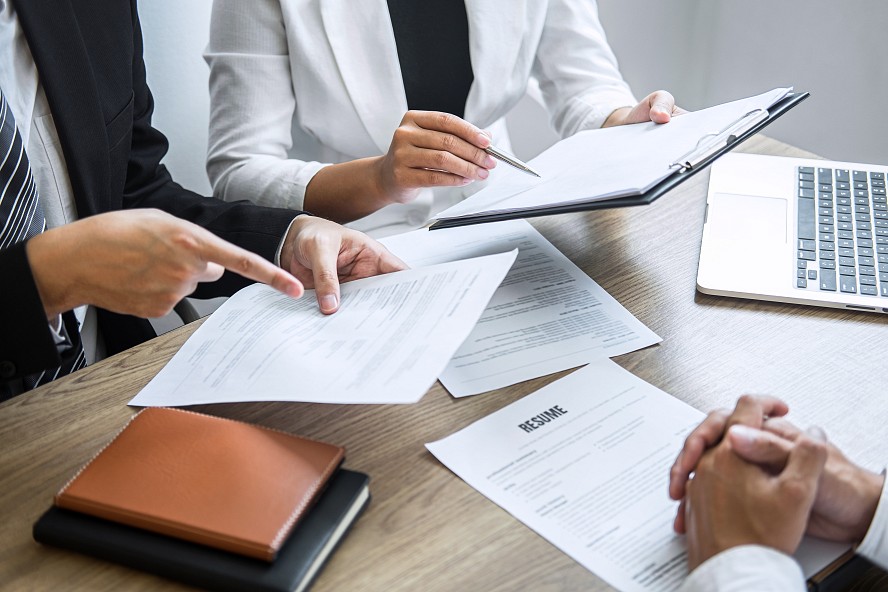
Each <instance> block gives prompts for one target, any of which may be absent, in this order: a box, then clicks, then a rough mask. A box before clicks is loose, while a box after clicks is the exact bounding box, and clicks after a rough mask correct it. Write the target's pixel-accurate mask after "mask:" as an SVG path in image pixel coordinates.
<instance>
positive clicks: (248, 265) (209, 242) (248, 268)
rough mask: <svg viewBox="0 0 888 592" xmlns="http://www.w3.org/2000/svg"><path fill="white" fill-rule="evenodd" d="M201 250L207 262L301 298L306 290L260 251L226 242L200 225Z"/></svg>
mask: <svg viewBox="0 0 888 592" xmlns="http://www.w3.org/2000/svg"><path fill="white" fill-rule="evenodd" d="M200 231H201V232H200V235H199V238H200V243H199V247H198V252H199V253H200V255H201V257H202V258H203V259H204V260H205V261H210V262H213V263H218V264H219V265H221V266H222V267H224V268H225V269H227V270H229V271H233V272H234V273H237V274H239V275H242V276H244V277H245V278H248V279H251V280H255V281H257V282H261V283H263V284H268V285H269V286H271V287H272V288H274V289H275V290H277V291H279V292H282V293H283V294H286V295H287V296H293V297H294V298H298V297H300V296H302V293H303V292H304V291H305V290H304V289H303V287H302V284H301V283H300V282H299V280H297V279H296V278H295V277H293V276H292V275H290V274H289V273H287V272H286V271H284V270H283V269H281V268H280V267H278V266H277V265H275V264H273V263H271V262H270V261H266V260H265V259H263V258H262V257H260V256H259V255H257V254H256V253H252V252H250V251H247V250H246V249H242V248H240V247H238V246H237V245H233V244H231V243H229V242H228V241H225V240H223V239H221V238H219V237H218V236H216V235H215V234H213V233H212V232H210V231H209V230H206V229H204V228H200Z"/></svg>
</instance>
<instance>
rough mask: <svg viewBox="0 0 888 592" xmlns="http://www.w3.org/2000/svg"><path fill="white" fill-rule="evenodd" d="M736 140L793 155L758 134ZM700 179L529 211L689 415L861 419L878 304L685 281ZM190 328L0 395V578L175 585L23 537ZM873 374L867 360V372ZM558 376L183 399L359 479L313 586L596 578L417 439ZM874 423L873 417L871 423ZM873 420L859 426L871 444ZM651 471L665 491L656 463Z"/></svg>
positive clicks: (886, 338) (887, 330)
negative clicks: (335, 446)
mask: <svg viewBox="0 0 888 592" xmlns="http://www.w3.org/2000/svg"><path fill="white" fill-rule="evenodd" d="M740 149H741V150H743V151H749V152H759V153H769V154H783V155H795V156H798V155H805V153H803V152H801V151H800V150H798V149H795V148H792V147H790V146H787V145H785V144H782V143H779V142H777V141H774V140H771V139H768V138H765V137H756V138H753V139H752V140H750V141H748V142H747V143H745V144H744V145H743V146H742V147H740ZM707 180H708V171H707V172H703V173H701V174H699V175H697V176H696V177H694V178H692V179H690V180H689V181H687V182H686V183H685V184H684V185H682V186H680V187H679V188H678V189H676V190H675V191H673V192H672V193H670V194H669V195H667V196H665V197H663V198H661V199H660V200H658V201H657V202H655V203H654V204H653V205H651V206H646V207H639V208H629V209H618V210H611V211H602V212H594V213H588V214H570V215H564V216H555V217H549V218H541V219H536V220H533V221H532V222H533V224H534V225H535V226H536V227H537V228H538V229H539V230H540V231H541V232H542V233H543V234H544V235H545V236H546V237H547V238H548V239H549V240H551V241H552V242H553V243H554V244H555V246H556V247H558V248H559V249H560V250H561V251H562V252H564V253H565V254H566V255H567V256H568V257H569V258H570V259H572V260H573V261H574V262H576V263H577V264H578V265H579V266H580V267H581V268H582V269H583V270H584V271H585V272H586V273H588V274H589V275H590V276H591V277H592V278H594V279H595V280H596V281H597V282H598V283H599V284H601V285H602V286H603V287H604V288H605V289H606V290H607V291H608V292H610V293H611V294H612V295H613V296H615V297H616V298H617V299H618V300H619V301H620V302H621V303H622V304H623V305H624V306H626V307H627V308H628V309H629V310H630V311H631V312H632V313H633V314H635V315H636V316H637V317H638V318H639V319H640V320H641V321H642V322H644V323H645V324H647V325H648V326H649V327H651V328H652V329H653V330H654V331H655V332H657V333H658V334H659V335H660V336H662V337H663V343H662V344H660V345H658V346H654V347H650V348H647V349H645V350H643V351H638V352H634V353H631V354H627V355H624V356H620V357H618V358H615V359H616V361H617V362H618V363H619V364H621V365H622V366H624V367H625V368H627V369H628V370H630V371H631V372H633V373H635V374H636V375H637V376H639V377H641V378H643V379H644V380H647V381H648V382H650V383H652V384H654V385H656V386H658V387H660V388H662V389H664V390H665V391H667V392H669V393H671V394H673V395H675V396H676V397H678V398H680V399H682V400H684V401H687V402H688V403H690V404H692V405H694V406H696V407H698V408H700V409H703V410H708V409H711V408H714V407H717V406H728V405H731V404H732V403H733V402H734V400H735V399H736V397H737V396H738V395H740V394H741V393H744V392H760V393H763V392H767V393H772V394H776V395H780V396H782V397H784V398H785V399H786V400H787V401H789V402H790V404H791V406H793V407H794V408H795V409H796V410H797V411H799V412H801V414H802V415H801V417H803V418H805V417H812V418H814V419H817V420H823V421H822V423H823V424H824V425H826V427H827V431H829V429H830V427H832V426H833V425H834V424H842V425H844V423H845V422H850V423H852V424H853V423H854V422H855V421H857V419H859V418H861V416H862V415H864V414H866V415H867V416H871V414H872V413H874V411H873V409H876V410H878V409H879V408H880V407H882V408H886V409H888V405H879V404H878V403H879V402H880V399H881V398H882V397H885V396H886V395H888V392H886V389H885V372H884V370H885V368H886V365H885V363H884V361H883V359H884V358H883V352H884V351H885V346H886V344H888V317H885V316H880V315H871V314H865V313H853V312H844V311H840V310H828V309H817V308H810V307H800V306H792V305H780V304H771V303H762V302H753V301H744V300H736V299H728V298H719V297H710V296H705V295H702V294H699V293H697V292H696V290H695V277H696V272H697V258H698V252H699V245H700V235H701V229H702V222H703V215H704V205H705V195H706V187H707ZM443 232H446V231H443ZM195 327H196V324H192V325H189V326H186V327H183V328H181V329H178V330H176V331H173V332H171V333H168V334H166V335H164V336H161V337H159V338H157V339H155V340H153V341H151V342H148V343H146V344H143V345H142V346H140V347H137V348H134V349H132V350H130V351H127V352H124V353H122V354H120V355H117V356H114V357H112V358H110V359H108V360H105V361H103V362H101V363H98V364H95V365H94V366H92V367H89V368H86V369H85V370H83V371H80V372H78V373H76V374H75V375H73V376H71V377H68V378H65V379H62V380H58V381H56V382H54V383H51V384H49V385H46V386H44V387H41V388H40V389H38V390H36V391H34V392H32V393H30V394H27V395H24V396H21V397H17V398H15V399H13V400H11V401H8V402H6V403H4V404H3V405H2V406H0V445H2V448H3V451H2V453H0V475H2V480H3V481H2V487H0V512H2V517H3V520H2V526H0V533H2V534H0V587H2V588H3V589H4V590H6V589H10V590H16V589H26V590H62V589H64V590H70V589H82V590H110V589H114V590H117V589H128V590H173V589H181V588H182V587H181V586H179V585H178V584H175V583H172V582H169V581H167V580H164V579H161V578H157V577H153V576H150V575H147V574H143V573H140V572H137V571H133V570H130V569H127V568H124V567H119V566H117V565H114V564H110V563H105V562H101V561H98V560H94V559H91V558H88V557H85V556H80V555H78V554H75V553H70V552H66V551H61V550H56V549H51V548H44V547H41V546H40V545H38V544H36V543H35V542H34V541H33V540H32V538H31V526H32V524H33V523H34V521H35V520H36V519H37V517H38V516H39V515H40V514H41V513H42V512H43V511H44V510H45V509H46V508H47V507H48V506H49V505H50V503H51V500H52V496H53V494H54V493H55V492H56V491H57V490H58V489H59V488H60V487H61V486H62V485H63V484H64V483H65V482H66V480H67V479H68V478H69V477H70V476H71V475H72V474H73V473H74V472H75V471H76V470H77V469H78V468H79V467H80V466H81V465H83V464H84V463H85V462H87V461H88V460H89V459H90V458H91V456H92V455H93V454H94V453H95V452H96V450H98V449H99V448H100V447H101V446H102V445H103V444H104V443H105V442H106V441H107V440H109V439H110V438H111V437H112V436H113V435H114V434H115V433H116V432H117V430H118V429H119V428H120V427H121V426H123V425H124V423H125V422H126V421H127V419H128V418H129V417H130V416H131V415H132V413H133V409H131V408H129V407H127V405H126V403H127V401H128V400H129V399H130V398H131V397H132V396H134V395H135V394H136V393H137V392H138V391H139V389H140V388H142V386H143V385H145V384H146V383H147V382H148V380H149V379H150V378H151V377H152V376H154V374H155V373H157V372H158V371H159V370H160V368H161V367H162V366H163V364H164V363H165V362H166V361H167V360H168V359H169V358H170V356H172V355H173V354H174V353H175V351H176V350H177V349H178V348H179V346H181V344H182V343H183V342H184V341H185V339H186V338H187V337H188V335H189V334H190V333H191V331H192V330H193V329H194V328H195ZM877 369H881V370H882V372H873V371H874V370H877ZM563 374H564V373H562V374H559V375H553V376H547V377H544V378H539V379H536V380H532V381H529V382H526V383H522V384H518V385H515V386H513V387H509V388H506V389H502V390H501V391H499V392H495V393H491V394H487V395H482V396H477V397H470V398H467V399H461V400H455V399H453V398H452V397H450V395H448V394H447V392H446V391H445V390H444V389H443V388H442V387H441V386H440V384H436V385H435V386H434V387H433V388H432V389H431V390H430V391H429V392H428V394H427V395H426V396H425V397H424V398H423V399H422V401H421V402H420V403H418V404H415V405H401V406H395V405H382V406H378V405H373V406H370V405H367V406H364V405H354V406H345V405H320V404H300V403H245V404H228V405H207V406H201V407H196V408H195V409H198V410H200V411H203V412H207V413H211V414H216V415H220V416H225V417H232V418H237V419H240V420H245V421H248V422H255V423H258V424H262V425H266V426H271V427H274V428H279V429H282V430H286V431H290V432H294V433H297V434H303V435H306V436H310V437H313V438H318V439H321V440H328V441H330V442H334V443H339V444H343V445H345V446H346V449H347V458H346V462H345V466H347V467H349V468H353V469H356V470H360V471H364V472H366V473H368V474H369V475H370V476H371V492H372V495H373V501H372V502H371V504H370V506H369V507H368V509H367V511H366V513H365V514H364V515H363V517H362V518H361V519H360V520H359V521H358V523H357V524H356V525H355V527H354V529H353V530H352V531H351V533H350V534H349V535H348V537H347V538H346V539H345V540H344V542H343V544H342V546H341V547H340V548H339V550H338V551H337V552H336V554H335V555H334V556H333V557H332V559H331V560H330V562H329V563H328V564H327V566H326V568H325V569H324V571H323V572H322V573H321V575H320V577H319V578H318V580H317V581H316V583H315V586H314V588H313V589H314V590H315V591H317V592H323V591H328V590H371V591H375V590H380V591H382V590H385V591H389V590H423V591H436V590H485V591H488V590H524V589H532V590H535V591H545V590H552V591H559V592H563V591H567V590H578V591H579V590H582V591H589V590H605V589H609V588H608V586H607V585H606V584H605V583H604V582H602V581H601V579H599V578H598V577H597V576H595V574H593V573H590V572H589V571H587V570H585V569H584V568H582V567H580V566H579V565H578V564H577V563H575V562H574V561H573V560H572V559H570V558H569V557H568V556H567V555H565V554H564V553H562V552H560V551H558V550H557V549H555V547H553V546H552V545H551V544H549V543H548V542H547V541H545V540H544V539H543V538H541V537H539V536H538V535H536V534H535V533H534V532H533V531H531V530H530V529H528V528H527V527H525V526H524V525H522V524H520V523H519V522H518V521H517V520H515V519H514V518H512V517H511V516H509V515H508V514H507V513H506V512H505V511H503V510H502V509H500V508H499V507H498V506H496V505H495V504H493V503H492V502H490V501H488V500H487V499H486V498H484V497H482V496H481V495H480V494H479V493H477V492H476V491H475V490H474V489H472V488H471V487H469V486H468V485H466V484H465V483H464V482H463V481H461V480H460V479H459V478H457V477H456V476H454V475H453V474H452V473H451V472H450V471H449V470H447V469H446V468H445V467H444V466H442V465H441V464H440V463H438V462H437V461H436V460H435V459H434V458H433V457H432V456H431V454H429V453H428V452H427V451H426V449H425V447H424V446H423V444H424V443H426V442H431V441H434V440H437V439H439V438H442V437H444V436H447V435H448V434H451V433H452V432H454V431H456V430H457V429H459V428H462V427H464V426H466V425H468V424H469V423H471V422H473V421H475V420H477V419H479V418H481V417H484V416H486V415H488V414H489V413H491V412H493V411H496V410H497V409H500V408H501V407H503V406H505V405H507V404H509V403H511V402H512V401H515V400H516V399H519V398H521V397H522V396H524V395H526V394H528V393H531V392H533V391H535V390H537V389H539V388H540V387H542V386H544V385H545V384H548V383H549V382H552V381H553V380H555V379H557V378H559V377H560V376H562V375H563ZM591 388H593V387H592V386H591V385H590V389H591ZM829 394H834V395H835V396H834V404H833V405H832V406H831V407H830V408H829V409H819V410H809V411H806V401H814V400H821V399H824V398H826V397H827V396H828V395H829ZM806 413H807V415H806ZM882 414H883V415H884V412H882ZM796 417H799V416H796ZM869 419H872V418H871V417H870V418H869ZM885 419H886V420H885V421H882V422H881V425H882V426H886V425H888V417H886V418H885ZM826 420H830V421H826ZM871 423H872V422H871ZM885 431H886V430H885V428H884V427H882V428H881V432H880V433H873V434H865V435H866V437H867V438H872V439H873V440H874V441H875V442H888V439H886V433H885ZM663 480H664V484H663V487H664V491H665V488H666V475H663Z"/></svg>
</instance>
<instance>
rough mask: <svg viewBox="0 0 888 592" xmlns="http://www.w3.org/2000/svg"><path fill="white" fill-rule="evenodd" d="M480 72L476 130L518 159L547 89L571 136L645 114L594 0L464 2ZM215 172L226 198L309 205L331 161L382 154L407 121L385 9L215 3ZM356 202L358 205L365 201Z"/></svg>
mask: <svg viewBox="0 0 888 592" xmlns="http://www.w3.org/2000/svg"><path fill="white" fill-rule="evenodd" d="M466 16H467V19H468V25H469V46H470V47H469V53H470V58H471V63H472V70H473V74H474V82H473V83H472V86H471V89H470V90H469V95H468V98H467V100H466V109H465V119H466V120H467V121H470V122H471V123H473V124H475V125H477V126H479V127H481V128H484V129H487V130H489V131H490V132H491V133H492V135H493V142H494V144H495V145H496V146H498V147H500V148H502V149H504V150H507V151H509V150H510V145H509V141H508V135H507V133H506V128H505V122H504V120H503V117H504V116H505V115H506V113H508V111H509V110H510V109H511V108H512V107H514V105H515V104H516V103H517V102H518V101H519V100H520V99H521V98H522V97H523V96H524V93H525V92H526V89H527V85H528V81H529V79H530V78H531V77H534V78H536V79H537V80H538V81H539V82H540V90H541V91H542V95H543V99H544V102H545V103H546V107H547V109H548V111H549V113H550V115H551V122H552V125H553V126H554V128H555V129H556V131H558V133H559V134H560V135H561V136H562V137H567V136H570V135H572V134H574V133H576V132H577V131H580V130H584V129H593V128H598V127H601V125H602V124H603V123H604V120H605V119H606V118H607V116H608V115H610V113H612V112H613V111H614V110H615V109H617V108H619V107H624V106H631V105H635V104H636V102H637V101H636V100H635V98H634V97H633V95H632V93H631V91H630V89H629V87H628V85H627V84H626V82H625V81H624V80H623V78H622V77H621V75H620V72H619V69H618V68H617V62H616V58H615V57H614V54H613V52H612V51H611V49H610V47H609V46H608V44H607V40H606V38H605V35H604V31H603V29H602V27H601V23H600V22H599V19H598V11H597V5H596V3H595V2H594V1H593V0H584V1H583V2H576V1H575V0H535V1H534V2H526V1H518V0H466ZM205 58H206V60H207V63H208V64H209V65H210V133H209V154H208V161H207V172H208V173H209V176H210V181H211V182H212V184H213V188H214V193H215V195H216V196H217V197H220V198H222V199H226V200H237V199H244V198H247V199H251V200H253V201H254V202H256V203H259V204H262V205H268V206H277V207H289V208H297V209H298V208H302V207H303V199H304V195H305V188H306V187H307V186H308V183H309V182H310V181H311V179H312V178H313V177H314V175H315V174H316V173H317V172H318V171H319V170H320V169H321V168H322V167H324V166H326V165H327V164H330V163H340V162H346V161H350V160H355V159H358V158H364V157H370V156H379V155H382V154H385V153H386V152H387V151H388V148H389V145H390V144H391V140H392V134H393V133H394V131H395V129H396V128H397V127H398V124H399V123H400V121H401V119H402V117H403V116H404V113H405V112H406V111H407V98H406V95H405V91H404V84H403V80H402V78H401V71H400V63H399V61H398V54H397V47H396V43H395V38H394V33H393V31H392V25H391V20H390V18H389V13H388V4H387V1H386V0H361V1H360V2H355V1H354V0H324V1H322V2H319V1H318V0H254V1H252V2H243V1H242V0H215V3H214V5H213V17H212V22H211V25H210V42H209V45H208V47H207V50H206V53H205ZM482 186H483V182H477V181H476V182H474V183H471V184H470V185H467V186H465V187H461V188H438V189H434V190H431V189H430V190H424V191H423V192H421V194H420V196H419V197H418V198H417V199H416V200H415V201H413V202H411V203H409V204H393V205H390V206H387V207H385V208H383V209H381V210H379V211H378V212H376V213H374V214H371V215H370V216H367V217H366V218H363V219H361V220H359V221H357V222H355V223H353V224H350V226H352V227H354V228H357V229H359V230H363V231H365V232H368V233H369V234H371V235H373V236H377V237H378V236H384V235H387V234H394V233H396V232H403V231H405V230H409V229H412V228H417V227H419V226H421V225H423V224H424V223H425V222H426V221H427V220H429V219H430V218H431V217H432V216H433V215H434V214H435V213H437V212H439V211H441V210H442V209H445V208H447V207H449V206H451V205H453V204H455V203H457V202H458V201H460V200H462V199H464V198H465V197H467V196H468V195H470V194H471V193H474V192H475V191H477V190H478V189H479V188H480V187H482ZM360 198H361V196H360V195H356V196H355V199H360Z"/></svg>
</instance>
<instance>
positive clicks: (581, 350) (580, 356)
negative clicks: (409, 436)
mask: <svg viewBox="0 0 888 592" xmlns="http://www.w3.org/2000/svg"><path fill="white" fill-rule="evenodd" d="M381 242H383V243H384V244H385V245H386V246H387V247H388V248H389V249H390V250H391V251H392V252H393V253H395V254H396V255H397V256H398V257H400V258H401V259H403V260H404V261H405V262H406V263H407V264H409V265H410V266H412V267H420V266H425V265H434V264H438V263H442V262H444V261H454V260H457V259H464V258H468V257H478V256H481V255H488V254H490V253H502V252H505V251H510V250H512V249H516V248H517V249H518V259H517V261H515V265H513V266H512V269H511V270H509V273H508V275H507V276H506V279H505V280H503V283H502V284H501V285H500V287H499V288H498V289H497V291H496V293H494V295H493V297H492V298H491V300H490V304H488V305H487V309H486V310H485V311H484V314H482V315H481V318H480V319H479V321H478V324H477V325H476V326H475V328H474V329H473V330H472V332H471V334H470V335H469V337H468V338H467V339H466V340H465V342H464V343H463V344H462V346H460V348H459V349H458V350H457V351H456V353H455V354H454V356H453V359H452V360H451V361H450V363H449V364H447V367H446V368H445V369H444V372H443V373H442V374H441V376H440V380H441V384H443V385H444V387H445V388H446V389H447V390H448V391H450V393H451V394H452V395H453V396H454V397H464V396H468V395H477V394H479V393H483V392H486V391H491V390H495V389H499V388H502V387H505V386H509V385H511V384H517V383H519V382H523V381H525V380H530V379H531V378H536V377H538V376H545V375H546V374H552V373H554V372H560V371H562V370H567V369H569V368H576V367H577V366H582V365H583V364H586V363H588V362H590V361H592V360H597V359H601V358H606V357H611V356H618V355H621V354H625V353H628V352H631V351H635V350H637V349H641V348H643V347H647V346H649V345H653V344H655V343H659V342H660V341H661V340H660V338H659V337H658V336H657V335H656V334H655V333H654V332H653V331H651V330H650V329H648V328H647V327H646V326H645V325H644V324H642V323H641V321H639V320H638V319H636V318H635V317H634V316H632V314H631V313H630V312H629V311H628V310H626V309H625V308H623V307H622V306H621V305H620V303H619V302H617V301H616V300H615V299H614V298H613V297H612V296H611V295H610V294H608V293H607V292H605V291H604V289H603V288H602V287H601V286H599V285H598V284H596V283H595V282H594V281H593V280H592V279H591V278H590V277H589V276H588V275H586V274H585V273H584V272H583V270H581V269H580V268H579V267H577V266H576V265H574V264H573V262H571V260H570V259H568V258H567V257H565V256H564V254H562V253H561V252H560V251H559V250H558V249H556V248H555V247H554V246H553V245H552V243H550V242H549V241H547V240H546V239H545V238H544V237H543V236H542V235H541V234H540V233H539V232H537V230H536V229H535V228H534V227H533V226H531V225H530V224H529V223H528V222H527V221H525V220H514V221H511V222H497V223H495V224H484V225H482V226H467V227H463V228H450V229H447V230H442V231H437V232H429V231H427V230H416V231H414V232H408V233H405V234H401V235H397V236H392V237H388V238H384V239H382V241H381ZM589 248H593V249H594V248H595V247H594V245H592V246H590V247H589Z"/></svg>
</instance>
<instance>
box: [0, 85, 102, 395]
mask: <svg viewBox="0 0 888 592" xmlns="http://www.w3.org/2000/svg"><path fill="white" fill-rule="evenodd" d="M44 230H46V217H45V216H44V214H43V208H42V207H41V206H40V200H39V198H38V195H37V185H36V184H35V183H34V175H33V174H31V164H30V162H29V161H28V155H27V154H26V153H25V147H24V144H23V143H22V137H21V135H20V134H19V133H18V129H17V127H16V125H15V118H14V117H13V115H12V110H11V109H10V108H9V103H8V102H7V100H6V97H5V95H4V94H3V91H2V89H0V249H6V248H8V247H9V246H10V245H14V244H15V243H18V242H21V241H23V240H27V239H29V238H33V237H35V236H37V235H38V234H40V233H41V232H43V231H44ZM67 325H68V328H70V327H76V323H68V324H67ZM62 333H63V335H64V337H65V340H64V342H63V343H61V344H59V352H60V355H61V359H62V364H61V365H60V366H59V367H58V368H50V369H47V370H45V371H44V372H40V373H37V374H33V375H30V376H26V377H25V378H24V381H23V386H24V389H25V390H30V389H33V388H36V387H38V386H40V385H41V384H45V383H47V382H49V381H51V380H55V379H56V378H58V377H59V376H65V375H66V374H70V373H71V372H73V371H75V370H79V369H80V368H83V367H84V366H85V365H86V358H85V357H84V354H83V345H82V343H81V342H80V334H79V333H78V332H77V331H76V330H75V331H73V333H75V334H74V335H71V331H69V330H67V329H65V324H63V331H62Z"/></svg>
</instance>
